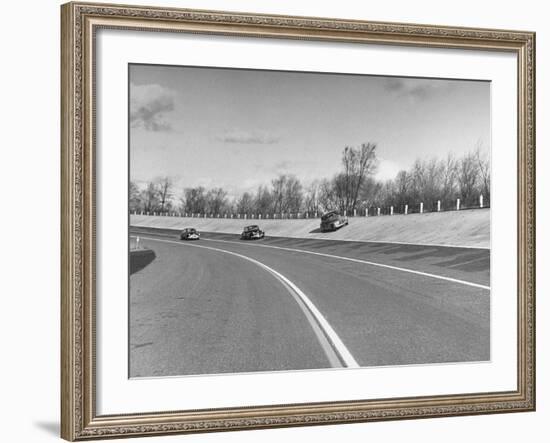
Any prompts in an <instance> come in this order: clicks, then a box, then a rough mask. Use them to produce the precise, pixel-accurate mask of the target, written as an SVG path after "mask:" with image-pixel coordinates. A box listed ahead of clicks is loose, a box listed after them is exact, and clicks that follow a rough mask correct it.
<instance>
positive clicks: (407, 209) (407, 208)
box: [405, 205, 409, 215]
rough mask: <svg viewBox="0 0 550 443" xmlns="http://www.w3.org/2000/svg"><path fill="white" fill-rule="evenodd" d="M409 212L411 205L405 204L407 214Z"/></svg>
mask: <svg viewBox="0 0 550 443" xmlns="http://www.w3.org/2000/svg"><path fill="white" fill-rule="evenodd" d="M408 213H409V205H405V215H407V214H408Z"/></svg>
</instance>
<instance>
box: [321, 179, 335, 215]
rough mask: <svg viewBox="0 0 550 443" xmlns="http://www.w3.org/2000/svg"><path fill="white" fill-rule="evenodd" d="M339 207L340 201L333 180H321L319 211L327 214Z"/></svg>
mask: <svg viewBox="0 0 550 443" xmlns="http://www.w3.org/2000/svg"><path fill="white" fill-rule="evenodd" d="M337 205H338V200H337V197H336V192H335V190H334V183H333V180H327V179H324V180H321V183H320V184H319V209H320V210H321V211H322V212H327V211H330V210H332V209H334V208H335V207H337Z"/></svg>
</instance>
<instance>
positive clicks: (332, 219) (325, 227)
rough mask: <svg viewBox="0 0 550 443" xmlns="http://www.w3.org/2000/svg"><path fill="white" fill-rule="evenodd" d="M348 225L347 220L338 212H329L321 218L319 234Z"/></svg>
mask: <svg viewBox="0 0 550 443" xmlns="http://www.w3.org/2000/svg"><path fill="white" fill-rule="evenodd" d="M348 224H349V221H348V218H347V217H345V216H343V215H340V213H339V212H338V211H329V212H327V213H326V214H323V215H322V216H321V232H326V231H336V230H337V229H340V228H341V227H342V226H346V225H348Z"/></svg>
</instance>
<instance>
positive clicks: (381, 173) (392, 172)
mask: <svg viewBox="0 0 550 443" xmlns="http://www.w3.org/2000/svg"><path fill="white" fill-rule="evenodd" d="M401 169H403V168H401V167H400V166H399V164H397V163H396V162H394V161H392V160H387V159H385V158H382V157H380V158H379V163H378V170H377V171H376V178H377V179H378V180H390V179H394V178H395V177H396V175H397V173H398V172H399V171H400V170H401Z"/></svg>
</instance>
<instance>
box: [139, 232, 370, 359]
mask: <svg viewBox="0 0 550 443" xmlns="http://www.w3.org/2000/svg"><path fill="white" fill-rule="evenodd" d="M141 238H142V239H144V240H151V241H157V242H161V243H172V244H175V245H179V246H192V247H194V248H201V249H209V250H212V251H216V252H222V253H225V254H229V255H234V256H236V257H239V258H242V259H244V260H247V261H250V262H252V263H254V264H255V265H257V266H259V267H261V268H263V269H265V270H266V271H268V272H269V273H271V274H272V275H274V276H275V277H277V279H278V280H279V281H281V282H283V283H284V284H285V286H286V287H287V288H290V289H291V290H292V291H290V292H291V293H292V294H293V295H294V294H296V296H298V298H299V301H300V302H301V303H303V305H305V307H306V308H307V310H308V311H309V312H307V311H304V312H305V313H306V318H308V320H309V322H310V324H311V325H312V327H313V330H314V332H316V335H317V336H318V338H319V339H320V344H321V346H322V347H323V349H324V351H325V353H326V354H327V357H328V358H329V361H330V362H331V364H333V366H334V365H335V363H337V362H335V361H334V359H333V358H331V356H330V353H331V352H330V351H332V350H334V351H335V352H336V353H337V355H338V357H339V359H340V361H341V363H342V364H343V366H344V367H347V368H358V367H359V364H358V363H357V362H356V361H355V358H353V355H351V352H350V351H349V350H348V348H347V347H346V345H345V344H344V342H342V340H341V339H340V337H339V336H338V334H337V333H336V331H334V329H333V328H332V326H331V325H330V324H329V322H328V321H327V320H326V319H325V317H324V316H323V314H321V312H320V311H319V309H317V307H316V306H315V305H314V304H313V302H312V301H311V300H310V299H309V297H308V296H307V295H306V294H304V292H303V291H302V290H301V289H300V288H298V286H296V285H295V284H294V283H292V282H291V281H290V280H289V279H288V278H286V277H285V276H284V275H282V274H281V273H279V272H277V271H276V270H275V269H273V268H270V267H269V266H267V265H265V264H263V263H262V262H260V261H258V260H255V259H253V258H251V257H248V256H246V255H242V254H238V253H236V252H233V251H228V250H226V249H219V248H213V247H210V246H202V245H197V244H192V243H182V242H179V241H175V240H163V239H157V238H152V237H141ZM299 306H300V307H302V305H300V304H299ZM308 313H309V314H310V315H308ZM311 317H313V318H311ZM313 319H314V320H315V322H314V323H312V320H313ZM318 328H320V329H321V330H322V334H323V335H319V334H317V331H318ZM323 338H325V339H328V342H329V343H326V342H325V341H324V340H323ZM327 346H328V347H329V348H330V349H327Z"/></svg>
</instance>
